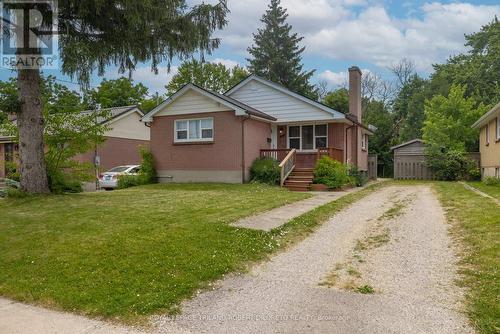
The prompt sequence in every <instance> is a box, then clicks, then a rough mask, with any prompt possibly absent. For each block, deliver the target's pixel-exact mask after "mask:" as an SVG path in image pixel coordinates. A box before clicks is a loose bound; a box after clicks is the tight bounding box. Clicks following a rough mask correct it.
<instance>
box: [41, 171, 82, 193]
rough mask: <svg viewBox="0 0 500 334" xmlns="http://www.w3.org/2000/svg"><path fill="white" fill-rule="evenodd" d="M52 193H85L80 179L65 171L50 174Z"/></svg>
mask: <svg viewBox="0 0 500 334" xmlns="http://www.w3.org/2000/svg"><path fill="white" fill-rule="evenodd" d="M49 186H50V191H51V192H52V193H54V194H63V193H80V192H82V191H83V188H82V183H81V181H80V180H78V178H76V177H74V176H73V175H72V174H70V173H65V172H63V171H52V172H51V173H49Z"/></svg>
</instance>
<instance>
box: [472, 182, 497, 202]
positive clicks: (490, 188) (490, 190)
mask: <svg viewBox="0 0 500 334" xmlns="http://www.w3.org/2000/svg"><path fill="white" fill-rule="evenodd" d="M469 184H470V185H471V186H472V187H474V188H477V189H478V190H481V191H482V192H483V193H486V194H488V195H490V196H491V197H494V198H496V199H498V200H500V184H495V185H487V184H485V183H484V182H469Z"/></svg>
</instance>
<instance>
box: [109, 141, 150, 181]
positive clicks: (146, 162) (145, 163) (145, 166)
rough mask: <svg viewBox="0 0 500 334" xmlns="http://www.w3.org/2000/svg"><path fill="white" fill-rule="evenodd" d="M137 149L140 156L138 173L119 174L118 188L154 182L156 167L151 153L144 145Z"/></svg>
mask: <svg viewBox="0 0 500 334" xmlns="http://www.w3.org/2000/svg"><path fill="white" fill-rule="evenodd" d="M139 150H140V153H141V156H142V162H141V169H140V171H139V174H138V175H122V176H120V177H119V178H118V189H125V188H130V187H137V186H141V185H144V184H152V183H156V169H155V165H154V157H153V154H152V153H151V152H150V151H149V150H148V149H147V148H145V147H141V148H140V149H139Z"/></svg>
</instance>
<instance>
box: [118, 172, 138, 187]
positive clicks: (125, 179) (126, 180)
mask: <svg viewBox="0 0 500 334" xmlns="http://www.w3.org/2000/svg"><path fill="white" fill-rule="evenodd" d="M141 181H142V180H141V178H140V176H139V175H120V176H119V177H118V189H126V188H131V187H137V186H140V185H142V184H143V183H142V182H141Z"/></svg>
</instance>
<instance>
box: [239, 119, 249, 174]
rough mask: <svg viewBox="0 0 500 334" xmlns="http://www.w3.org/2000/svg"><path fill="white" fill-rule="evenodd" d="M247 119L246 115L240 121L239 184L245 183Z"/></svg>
mask: <svg viewBox="0 0 500 334" xmlns="http://www.w3.org/2000/svg"><path fill="white" fill-rule="evenodd" d="M249 119H250V116H249V115H246V116H243V117H242V120H241V183H245V171H246V166H245V121H247V120H249Z"/></svg>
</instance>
